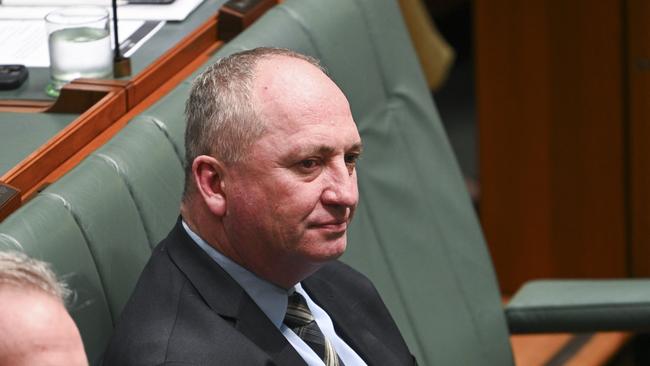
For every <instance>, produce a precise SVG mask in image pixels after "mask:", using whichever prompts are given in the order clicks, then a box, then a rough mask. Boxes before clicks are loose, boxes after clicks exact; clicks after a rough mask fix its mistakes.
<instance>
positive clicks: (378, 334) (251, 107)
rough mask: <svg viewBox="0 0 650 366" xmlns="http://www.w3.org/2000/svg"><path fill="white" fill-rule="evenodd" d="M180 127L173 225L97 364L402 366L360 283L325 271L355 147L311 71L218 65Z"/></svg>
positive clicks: (331, 94) (282, 62)
mask: <svg viewBox="0 0 650 366" xmlns="http://www.w3.org/2000/svg"><path fill="white" fill-rule="evenodd" d="M186 115H187V131H186V135H185V140H186V159H187V164H186V166H187V169H186V173H187V174H186V187H185V193H184V197H183V202H182V205H181V216H182V219H181V220H179V222H178V224H177V225H176V227H175V228H174V229H173V230H172V231H171V233H170V234H169V236H168V237H167V238H166V239H165V240H163V241H162V242H161V243H160V244H159V245H158V246H157V248H156V249H155V251H154V253H153V255H152V258H151V259H150V261H149V263H148V264H147V266H146V268H145V269H144V272H143V273H142V275H141V277H140V280H139V282H138V285H137V287H136V289H135V292H134V294H133V295H132V297H131V299H130V300H129V303H128V304H127V306H126V308H125V310H124V311H123V313H122V317H121V319H120V322H119V323H118V326H117V328H116V330H115V335H114V336H113V339H112V342H111V345H110V346H109V349H108V350H107V352H106V357H105V361H104V364H105V365H124V366H126V365H160V364H165V365H172V364H179V365H180V364H183V365H190V364H192V365H236V364H240V365H305V364H307V365H328V366H330V365H343V364H345V365H347V366H351V365H364V364H370V365H412V364H414V362H415V361H414V359H413V357H412V356H411V354H410V352H409V350H408V348H407V346H406V344H405V343H404V340H403V339H402V337H401V335H400V333H399V330H398V329H397V327H396V325H395V323H394V321H393V319H392V318H391V316H390V314H389V313H388V311H387V309H386V307H385V306H384V304H383V302H382V301H381V299H380V297H379V295H378V294H377V292H376V290H375V289H374V287H373V286H372V284H371V283H370V282H369V281H368V280H367V279H366V278H365V277H364V276H362V275H361V274H359V273H358V272H356V271H355V270H353V269H351V268H350V267H348V266H346V265H345V264H343V263H341V262H338V261H337V260H336V259H337V258H338V257H339V256H340V255H342V254H343V252H344V251H345V247H346V244H347V240H346V231H347V228H348V224H349V223H350V220H351V219H352V216H353V214H354V210H355V208H356V206H357V202H358V191H357V175H356V166H355V165H356V161H357V158H358V157H359V155H360V154H361V150H362V144H361V138H360V136H359V133H358V131H357V128H356V125H355V123H354V121H353V119H352V114H351V112H350V107H349V105H348V102H347V99H346V98H345V96H344V95H343V93H342V92H341V91H340V90H339V88H338V87H337V86H336V85H335V84H334V83H333V82H332V80H330V79H329V78H328V77H327V76H326V75H325V73H324V72H323V70H322V69H321V68H320V66H319V65H318V62H317V61H315V60H314V59H311V58H309V57H306V56H303V55H300V54H297V53H294V52H292V51H289V50H283V49H272V48H260V49H255V50H251V51H246V52H242V53H238V54H234V55H232V56H229V57H227V58H224V59H222V60H220V61H219V62H217V63H216V64H215V65H212V66H211V67H209V68H208V69H207V70H206V71H205V72H204V73H203V74H202V75H201V76H199V77H198V78H197V80H196V81H195V82H194V84H193V86H192V91H191V94H190V98H189V100H188V102H187V106H186Z"/></svg>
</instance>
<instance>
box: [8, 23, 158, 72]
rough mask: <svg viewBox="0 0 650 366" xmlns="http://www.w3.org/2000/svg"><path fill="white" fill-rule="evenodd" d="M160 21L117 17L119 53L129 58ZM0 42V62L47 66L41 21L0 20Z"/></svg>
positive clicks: (152, 32) (47, 59) (45, 41)
mask: <svg viewBox="0 0 650 366" xmlns="http://www.w3.org/2000/svg"><path fill="white" fill-rule="evenodd" d="M163 24H164V22H144V21H137V20H124V21H123V20H120V21H119V30H120V34H119V38H120V39H119V42H120V45H121V47H120V49H121V50H122V52H123V55H124V56H126V57H129V56H130V55H131V54H133V52H135V50H137V49H138V47H140V46H141V45H142V44H144V42H146V41H147V39H149V37H151V36H152V35H153V34H154V33H155V32H157V31H158V30H159V29H160V28H161V27H162V26H163ZM111 25H112V24H111ZM111 32H112V30H111ZM111 34H112V33H111ZM111 41H112V38H111ZM0 45H2V49H1V51H0V64H21V65H25V66H29V67H49V66H50V55H49V52H48V48H47V47H48V46H47V33H46V31H45V22H44V21H42V20H0Z"/></svg>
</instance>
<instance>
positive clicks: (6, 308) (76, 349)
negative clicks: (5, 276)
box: [0, 285, 88, 366]
mask: <svg viewBox="0 0 650 366" xmlns="http://www.w3.org/2000/svg"><path fill="white" fill-rule="evenodd" d="M0 303H2V307H0V334H2V337H0V366H4V365H7V366H9V365H11V366H21V365H25V366H27V365H43V366H55V365H56V366H63V365H70V366H77V365H78V366H81V365H87V364H88V363H87V361H86V354H85V352H84V348H83V344H82V342H81V337H80V336H79V331H78V330H77V327H76V325H75V324H74V322H73V321H72V318H70V315H68V313H67V311H66V310H65V307H64V306H63V304H62V303H61V301H60V300H58V299H56V298H55V297H54V296H52V295H50V294H46V293H44V292H43V291H40V290H34V289H29V288H19V287H15V286H11V285H0Z"/></svg>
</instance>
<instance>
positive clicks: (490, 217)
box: [475, 0, 626, 293]
mask: <svg viewBox="0 0 650 366" xmlns="http://www.w3.org/2000/svg"><path fill="white" fill-rule="evenodd" d="M621 10H622V6H621V3H620V1H614V0H611V1H599V2H592V1H588V0H580V1H568V2H565V1H560V0H557V1H544V0H531V1H528V0H477V1H476V2H475V32H476V54H477V94H478V116H479V140H480V142H479V145H480V179H481V202H480V209H481V212H480V214H481V220H482V224H483V228H484V230H485V235H486V238H487V240H488V244H489V246H490V249H491V252H492V255H493V259H494V263H495V266H496V270H497V274H498V276H499V281H500V284H501V287H502V289H503V290H504V291H505V292H506V293H512V292H513V291H515V290H516V289H517V288H518V287H519V286H520V284H521V283H522V282H524V281H525V280H528V279H531V278H539V277H620V276H624V275H626V230H625V217H626V211H625V163H624V161H625V160H624V158H625V155H624V137H625V136H624V120H623V97H622V90H623V89H622V85H623V67H622V62H623V61H622V53H623V48H622V44H621V43H622V42H621V39H622V32H621V29H622V23H621V19H622V14H621Z"/></svg>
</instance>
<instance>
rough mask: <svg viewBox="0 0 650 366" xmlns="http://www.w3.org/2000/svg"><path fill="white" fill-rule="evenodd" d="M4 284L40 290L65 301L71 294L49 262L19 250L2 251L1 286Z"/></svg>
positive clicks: (0, 260)
mask: <svg viewBox="0 0 650 366" xmlns="http://www.w3.org/2000/svg"><path fill="white" fill-rule="evenodd" d="M3 285H9V286H14V287H19V288H31V289H35V290H40V291H43V292H45V293H47V294H50V295H52V296H54V297H56V298H58V299H60V300H61V301H62V302H64V303H65V301H66V299H67V298H68V296H69V295H70V290H69V289H68V287H67V286H66V285H65V284H64V283H62V282H59V281H58V280H57V278H56V275H55V274H54V272H52V269H51V268H50V265H49V264H47V263H45V262H43V261H39V260H36V259H33V258H30V257H28V256H27V255H26V254H24V253H21V252H17V251H0V286H3Z"/></svg>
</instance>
